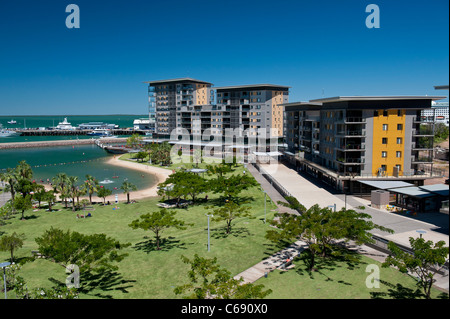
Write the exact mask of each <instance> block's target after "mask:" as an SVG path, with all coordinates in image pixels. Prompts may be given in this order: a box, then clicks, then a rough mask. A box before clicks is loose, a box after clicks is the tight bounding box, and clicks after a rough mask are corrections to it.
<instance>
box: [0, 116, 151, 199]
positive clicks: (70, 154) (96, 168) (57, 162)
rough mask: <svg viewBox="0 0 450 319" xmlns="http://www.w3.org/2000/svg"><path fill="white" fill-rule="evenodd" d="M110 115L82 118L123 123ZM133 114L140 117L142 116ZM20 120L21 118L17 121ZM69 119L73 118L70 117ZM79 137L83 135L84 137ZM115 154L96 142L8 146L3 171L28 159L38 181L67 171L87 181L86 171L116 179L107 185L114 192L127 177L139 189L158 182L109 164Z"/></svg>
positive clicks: (0, 161)
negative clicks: (49, 145) (42, 145)
mask: <svg viewBox="0 0 450 319" xmlns="http://www.w3.org/2000/svg"><path fill="white" fill-rule="evenodd" d="M107 117H108V116H102V117H101V118H99V117H84V118H82V119H81V121H80V123H82V122H94V121H98V122H105V123H114V124H119V123H118V120H117V118H116V120H115V121H114V119H111V121H110V120H109V119H107ZM119 117H120V116H119ZM129 117H131V118H138V117H139V116H129ZM80 118H81V117H80ZM15 119H16V118H15ZM18 119H19V118H17V119H16V120H18ZM2 120H5V117H2ZM8 120H11V119H8ZM68 120H69V121H70V118H69V119H68ZM74 122H75V121H72V123H74ZM27 123H28V120H27ZM131 124H132V121H131ZM119 125H120V124H119ZM129 126H132V125H129ZM76 138H77V137H73V136H59V137H46V136H45V137H38V136H36V137H35V139H31V137H25V136H19V137H14V138H2V141H1V142H4V143H5V142H26V141H28V142H29V141H37V140H56V139H61V140H69V139H76ZM79 138H82V137H81V136H80V137H79ZM89 138H91V137H89ZM13 139H14V140H13ZM25 139H27V140H25ZM111 156H113V155H112V154H108V153H107V152H106V151H105V150H103V149H101V148H99V147H98V146H96V145H75V146H54V147H38V148H20V149H4V150H0V172H2V171H4V170H5V169H6V168H8V167H11V168H13V167H15V166H16V165H17V163H18V162H19V161H21V160H25V161H26V162H27V163H28V164H30V166H31V167H32V169H33V172H34V179H35V180H36V181H37V182H40V181H41V180H43V181H47V179H50V180H51V179H52V177H54V176H56V174H58V173H60V172H64V173H66V174H67V175H69V176H78V180H79V182H80V184H81V183H82V182H83V181H84V178H85V176H86V174H89V175H92V176H94V177H95V178H97V179H98V180H99V181H102V180H105V179H109V180H111V181H113V183H111V184H103V185H104V186H105V187H107V188H110V189H111V190H113V193H115V192H116V191H115V190H114V188H115V187H117V188H119V187H120V185H121V184H122V182H123V181H124V179H125V178H127V179H128V181H130V182H131V183H133V184H135V185H136V186H137V187H138V189H144V188H147V187H150V186H152V185H154V183H155V182H156V179H155V178H154V177H153V176H152V175H148V174H145V175H144V177H142V173H141V172H139V171H135V170H131V169H128V168H122V167H118V166H115V165H110V164H107V163H106V160H107V159H108V158H110V157H111ZM115 176H118V178H114V177H115ZM118 192H119V191H118Z"/></svg>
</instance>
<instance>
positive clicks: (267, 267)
mask: <svg viewBox="0 0 450 319" xmlns="http://www.w3.org/2000/svg"><path fill="white" fill-rule="evenodd" d="M305 248H307V245H306V244H305V243H304V242H302V241H297V242H295V243H294V244H292V245H291V246H289V247H287V248H285V249H283V250H282V251H280V252H277V253H276V254H274V255H272V256H270V257H269V258H267V259H264V260H263V261H261V262H259V263H257V264H256V265H254V266H253V267H250V268H249V269H247V270H244V271H243V272H241V273H240V274H237V275H236V276H235V277H234V278H235V279H239V278H241V277H242V278H243V279H244V283H252V282H255V281H256V280H258V279H260V278H262V277H264V275H265V273H269V272H271V271H273V270H275V269H277V268H280V267H281V266H283V264H284V263H285V261H286V259H288V258H290V259H293V258H294V257H296V256H297V255H299V254H300V253H301V252H302V251H303V250H304V249H305Z"/></svg>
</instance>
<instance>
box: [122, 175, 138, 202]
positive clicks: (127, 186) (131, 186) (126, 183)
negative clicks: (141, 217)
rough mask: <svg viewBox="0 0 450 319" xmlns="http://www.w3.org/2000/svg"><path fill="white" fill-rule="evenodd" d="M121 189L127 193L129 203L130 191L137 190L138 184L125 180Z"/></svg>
mask: <svg viewBox="0 0 450 319" xmlns="http://www.w3.org/2000/svg"><path fill="white" fill-rule="evenodd" d="M120 189H121V190H123V193H124V194H127V204H129V203H130V192H133V191H137V187H136V185H134V184H132V183H130V182H129V181H124V182H123V183H122V186H120Z"/></svg>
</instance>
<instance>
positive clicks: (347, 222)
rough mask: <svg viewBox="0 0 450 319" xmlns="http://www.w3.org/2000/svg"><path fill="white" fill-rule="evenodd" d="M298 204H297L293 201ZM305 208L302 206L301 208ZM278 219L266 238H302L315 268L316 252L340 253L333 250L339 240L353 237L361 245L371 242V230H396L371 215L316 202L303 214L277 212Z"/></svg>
mask: <svg viewBox="0 0 450 319" xmlns="http://www.w3.org/2000/svg"><path fill="white" fill-rule="evenodd" d="M294 205H296V203H294ZM301 209H303V208H301ZM276 216H277V217H279V219H278V220H273V221H272V222H271V224H272V226H275V227H276V228H277V229H273V230H272V229H271V230H268V231H267V233H266V238H267V239H269V240H271V241H274V242H282V241H288V242H291V241H293V240H298V239H301V240H303V241H304V242H305V243H306V244H307V245H308V248H309V250H308V253H309V256H310V261H309V270H310V271H312V270H313V269H314V265H315V257H316V256H317V255H319V254H320V255H322V256H326V255H328V254H331V255H337V254H339V253H340V250H336V249H334V248H335V246H334V242H335V241H337V240H342V239H343V240H346V241H347V240H354V241H356V243H358V244H363V243H368V242H372V241H373V239H372V236H371V233H370V230H372V229H380V230H383V231H386V232H393V231H392V230H390V229H387V228H385V227H382V226H378V225H376V224H374V223H373V222H371V221H370V218H371V216H370V215H368V214H363V213H358V212H356V211H353V210H345V209H342V210H340V211H338V212H333V211H332V210H331V209H329V208H321V207H319V205H314V206H312V207H310V208H309V209H308V210H306V211H304V212H303V213H302V214H301V215H293V214H277V215H276Z"/></svg>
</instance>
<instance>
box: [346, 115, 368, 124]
mask: <svg viewBox="0 0 450 319" xmlns="http://www.w3.org/2000/svg"><path fill="white" fill-rule="evenodd" d="M344 123H349V124H365V123H366V119H365V118H362V117H346V118H344Z"/></svg>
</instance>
